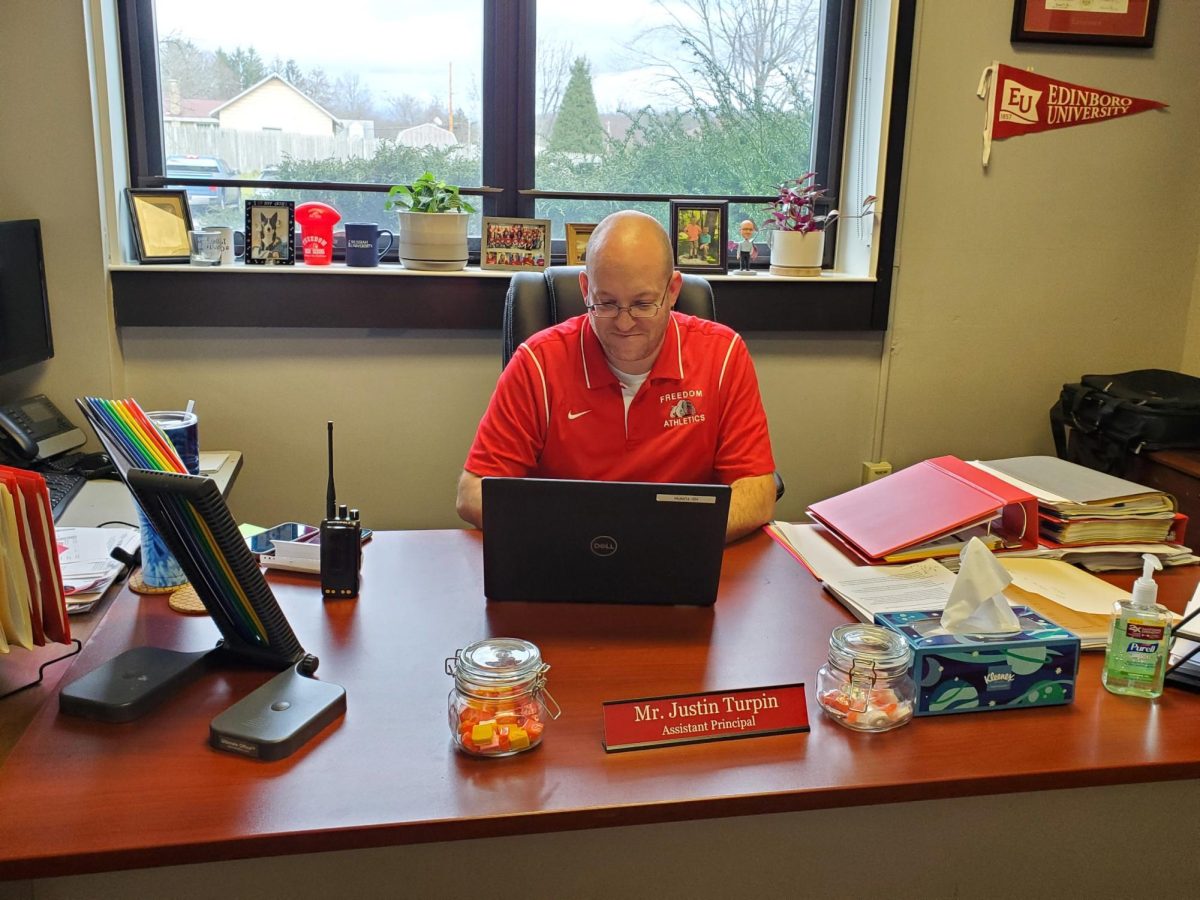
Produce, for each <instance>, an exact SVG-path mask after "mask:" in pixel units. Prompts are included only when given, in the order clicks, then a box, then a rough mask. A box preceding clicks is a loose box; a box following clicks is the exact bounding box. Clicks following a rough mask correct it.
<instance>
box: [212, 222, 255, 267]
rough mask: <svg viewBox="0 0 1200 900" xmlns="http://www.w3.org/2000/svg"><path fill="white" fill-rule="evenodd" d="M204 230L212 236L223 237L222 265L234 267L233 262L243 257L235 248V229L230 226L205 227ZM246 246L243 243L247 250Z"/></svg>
mask: <svg viewBox="0 0 1200 900" xmlns="http://www.w3.org/2000/svg"><path fill="white" fill-rule="evenodd" d="M204 230H205V231H207V232H209V233H210V234H218V235H220V236H221V265H223V266H232V265H233V261H234V260H235V259H237V258H238V257H239V256H241V255H242V254H241V253H239V252H238V250H237V248H236V247H235V246H234V239H233V229H232V228H230V227H229V226H228V225H205V226H204ZM245 246H246V243H245V241H243V242H242V247H243V248H245Z"/></svg>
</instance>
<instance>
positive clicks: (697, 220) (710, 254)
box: [671, 200, 729, 275]
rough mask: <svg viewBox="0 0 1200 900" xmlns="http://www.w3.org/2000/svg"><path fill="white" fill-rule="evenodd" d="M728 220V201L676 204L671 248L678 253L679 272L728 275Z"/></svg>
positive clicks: (672, 210)
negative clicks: (726, 243) (726, 246)
mask: <svg viewBox="0 0 1200 900" xmlns="http://www.w3.org/2000/svg"><path fill="white" fill-rule="evenodd" d="M728 220H729V202H728V201H727V200H672V201H671V246H672V247H673V248H674V250H675V268H677V269H678V270H679V271H681V272H696V273H699V274H701V275H703V274H709V275H711V274H713V273H716V274H724V273H725V272H727V271H728V269H729V254H728V253H727V252H726V248H725V234H726V232H727V231H728V230H729V228H728Z"/></svg>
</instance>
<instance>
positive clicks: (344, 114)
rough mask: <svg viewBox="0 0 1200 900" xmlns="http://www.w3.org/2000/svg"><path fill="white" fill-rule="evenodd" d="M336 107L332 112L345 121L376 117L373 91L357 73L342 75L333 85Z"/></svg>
mask: <svg viewBox="0 0 1200 900" xmlns="http://www.w3.org/2000/svg"><path fill="white" fill-rule="evenodd" d="M333 95H334V97H335V98H336V99H335V100H334V106H333V107H332V108H331V111H332V112H334V113H336V114H337V115H338V116H339V117H340V118H343V119H370V118H372V116H373V115H374V111H373V105H374V103H373V101H372V99H371V89H370V88H369V87H367V86H366V85H365V84H363V81H362V79H361V78H360V77H359V75H358V73H357V72H354V73H351V74H348V75H342V76H341V77H339V78H338V80H337V81H336V82H334V85H333Z"/></svg>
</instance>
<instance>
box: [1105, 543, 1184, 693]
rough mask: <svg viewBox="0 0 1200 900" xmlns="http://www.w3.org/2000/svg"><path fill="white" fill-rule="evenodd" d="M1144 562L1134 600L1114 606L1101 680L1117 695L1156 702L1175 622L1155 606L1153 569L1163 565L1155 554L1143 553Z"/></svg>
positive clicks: (1163, 608) (1161, 688) (1161, 606)
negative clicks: (1144, 698) (1172, 624)
mask: <svg viewBox="0 0 1200 900" xmlns="http://www.w3.org/2000/svg"><path fill="white" fill-rule="evenodd" d="M1142 560H1143V567H1142V577H1141V578H1139V579H1138V580H1137V581H1135V582H1134V584H1133V597H1132V598H1130V599H1129V600H1118V601H1117V602H1116V603H1114V604H1113V616H1114V618H1113V623H1112V630H1111V631H1109V633H1108V650H1107V651H1106V653H1105V656H1104V674H1102V675H1101V676H1100V680H1101V682H1102V683H1103V684H1104V686H1105V687H1106V688H1108V690H1110V691H1112V692H1113V693H1114V694H1126V695H1128V696H1131V697H1148V698H1150V699H1151V700H1153V699H1154V698H1155V697H1159V696H1161V695H1162V692H1163V675H1165V674H1166V670H1167V651H1168V650H1169V648H1170V644H1171V623H1172V621H1173V618H1172V614H1171V611H1170V610H1169V609H1167V608H1166V607H1165V606H1163V605H1162V604H1161V603H1157V602H1155V601H1156V598H1157V597H1158V585H1157V584H1155V582H1154V569H1161V568H1162V563H1160V562H1159V561H1158V557H1157V556H1155V555H1154V554H1153V553H1143V554H1142Z"/></svg>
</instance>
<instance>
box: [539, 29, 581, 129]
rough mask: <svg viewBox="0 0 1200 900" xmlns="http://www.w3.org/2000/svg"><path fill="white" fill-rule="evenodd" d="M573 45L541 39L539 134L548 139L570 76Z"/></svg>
mask: <svg viewBox="0 0 1200 900" xmlns="http://www.w3.org/2000/svg"><path fill="white" fill-rule="evenodd" d="M574 59H575V48H574V45H573V44H571V43H569V42H563V41H552V40H541V41H538V81H537V91H538V117H537V120H538V135H539V136H540V137H543V138H549V136H550V132H551V130H552V129H553V128H554V117H555V116H556V115H557V114H558V107H559V104H561V103H562V97H563V92H564V91H565V90H566V89H567V82H568V81H569V80H570V78H571V63H572V62H573V61H574Z"/></svg>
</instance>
